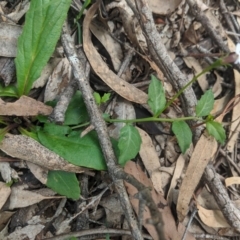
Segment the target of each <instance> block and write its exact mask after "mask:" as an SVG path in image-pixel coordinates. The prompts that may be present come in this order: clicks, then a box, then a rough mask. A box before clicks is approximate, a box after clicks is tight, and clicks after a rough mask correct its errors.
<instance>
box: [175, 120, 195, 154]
mask: <svg viewBox="0 0 240 240" xmlns="http://www.w3.org/2000/svg"><path fill="white" fill-rule="evenodd" d="M172 131H173V133H174V134H175V136H176V137H177V141H178V144H179V147H180V149H181V151H182V153H185V152H186V151H187V149H188V148H189V147H190V144H191V142H192V131H191V129H190V128H189V126H188V125H187V123H186V122H184V121H175V122H173V124H172Z"/></svg>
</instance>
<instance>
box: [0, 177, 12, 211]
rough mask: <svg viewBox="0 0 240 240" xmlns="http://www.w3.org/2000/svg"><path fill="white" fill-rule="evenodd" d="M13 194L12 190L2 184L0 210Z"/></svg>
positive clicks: (0, 183) (0, 186)
mask: <svg viewBox="0 0 240 240" xmlns="http://www.w3.org/2000/svg"><path fill="white" fill-rule="evenodd" d="M10 194H11V188H10V187H9V186H7V185H6V183H4V182H0V196H1V197H0V209H2V206H3V205H4V204H5V202H6V201H7V199H8V197H9V195H10Z"/></svg>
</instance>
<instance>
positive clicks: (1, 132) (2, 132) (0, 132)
mask: <svg viewBox="0 0 240 240" xmlns="http://www.w3.org/2000/svg"><path fill="white" fill-rule="evenodd" d="M8 131H9V127H8V126H7V127H5V128H0V142H1V141H2V140H3V138H4V136H5V134H6V133H7V132H8Z"/></svg>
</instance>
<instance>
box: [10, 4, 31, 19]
mask: <svg viewBox="0 0 240 240" xmlns="http://www.w3.org/2000/svg"><path fill="white" fill-rule="evenodd" d="M29 7H30V2H29V0H24V1H21V2H20V3H19V4H18V5H17V6H16V7H15V11H14V12H11V13H9V14H8V17H10V18H11V19H12V20H14V21H16V22H18V21H19V20H20V18H22V17H23V16H24V15H25V13H26V12H27V11H28V9H29Z"/></svg>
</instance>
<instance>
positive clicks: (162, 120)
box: [105, 117, 202, 123]
mask: <svg viewBox="0 0 240 240" xmlns="http://www.w3.org/2000/svg"><path fill="white" fill-rule="evenodd" d="M187 120H202V119H201V118H197V117H182V118H156V117H149V118H140V119H110V118H107V119H105V121H106V122H109V123H115V122H122V123H140V122H175V121H187Z"/></svg>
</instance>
